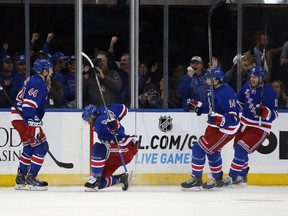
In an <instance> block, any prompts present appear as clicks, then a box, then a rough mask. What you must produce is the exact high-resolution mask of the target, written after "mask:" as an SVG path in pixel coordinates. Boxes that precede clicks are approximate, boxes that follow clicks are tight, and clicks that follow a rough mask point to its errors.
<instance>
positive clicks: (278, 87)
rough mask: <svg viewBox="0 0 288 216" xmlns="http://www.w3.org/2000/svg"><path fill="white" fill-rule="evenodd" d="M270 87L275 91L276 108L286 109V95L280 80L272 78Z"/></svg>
mask: <svg viewBox="0 0 288 216" xmlns="http://www.w3.org/2000/svg"><path fill="white" fill-rule="evenodd" d="M271 85H272V87H273V88H274V90H275V91H276V93H277V96H278V108H279V109H287V108H288V104H287V96H286V94H285V91H284V86H283V83H282V81H281V80H274V81H273V82H272V84H271Z"/></svg>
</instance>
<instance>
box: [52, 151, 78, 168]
mask: <svg viewBox="0 0 288 216" xmlns="http://www.w3.org/2000/svg"><path fill="white" fill-rule="evenodd" d="M47 153H48V154H49V155H50V157H51V158H52V159H53V160H54V162H55V163H56V164H57V165H58V166H59V167H62V168H66V169H72V168H73V167H74V164H73V163H63V162H60V161H58V160H57V159H56V158H55V157H54V155H53V154H51V152H50V150H49V149H47Z"/></svg>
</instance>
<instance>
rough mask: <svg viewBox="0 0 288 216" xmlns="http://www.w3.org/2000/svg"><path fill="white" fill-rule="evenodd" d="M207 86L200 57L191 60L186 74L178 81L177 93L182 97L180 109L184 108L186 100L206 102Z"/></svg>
mask: <svg viewBox="0 0 288 216" xmlns="http://www.w3.org/2000/svg"><path fill="white" fill-rule="evenodd" d="M209 89H210V88H209V86H208V85H207V84H206V77H205V72H204V66H203V60H202V58H201V57H200V56H193V57H192V58H191V62H190V66H189V67H188V68H187V74H186V75H184V76H182V77H181V78H180V79H179V83H178V93H179V95H180V96H181V97H182V108H186V105H187V99H188V98H190V99H194V100H197V101H201V102H207V91H208V90H209Z"/></svg>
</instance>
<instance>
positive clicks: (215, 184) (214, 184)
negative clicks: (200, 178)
mask: <svg viewBox="0 0 288 216" xmlns="http://www.w3.org/2000/svg"><path fill="white" fill-rule="evenodd" d="M222 175H223V173H221V176H220V177H219V178H217V179H215V178H213V177H212V175H210V178H211V179H210V181H208V182H205V183H204V184H203V185H202V188H203V189H208V190H211V189H213V188H214V189H221V188H222V187H223V181H222Z"/></svg>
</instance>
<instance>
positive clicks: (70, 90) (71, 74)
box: [64, 56, 76, 108]
mask: <svg viewBox="0 0 288 216" xmlns="http://www.w3.org/2000/svg"><path fill="white" fill-rule="evenodd" d="M67 68H68V74H66V75H64V95H65V100H66V104H67V108H76V101H75V88H76V84H75V72H76V66H75V56H71V57H70V59H69V60H68V64H67Z"/></svg>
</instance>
